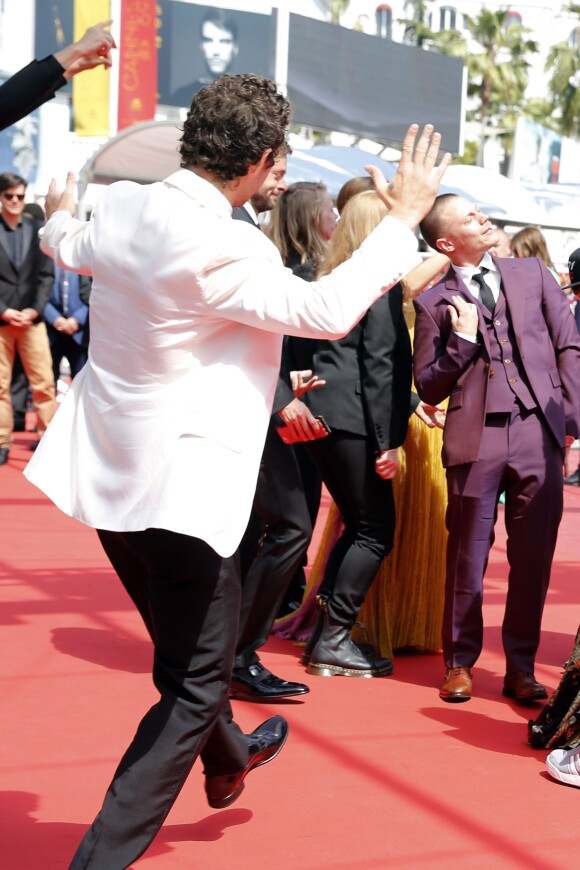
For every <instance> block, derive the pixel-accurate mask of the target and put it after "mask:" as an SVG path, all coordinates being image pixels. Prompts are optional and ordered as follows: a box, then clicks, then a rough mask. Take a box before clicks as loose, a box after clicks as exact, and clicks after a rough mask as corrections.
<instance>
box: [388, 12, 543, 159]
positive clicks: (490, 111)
mask: <svg viewBox="0 0 580 870" xmlns="http://www.w3.org/2000/svg"><path fill="white" fill-rule="evenodd" d="M414 6H415V12H416V14H417V16H418V17H417V20H415V21H410V22H405V23H407V24H408V25H409V27H408V33H409V34H410V35H411V36H413V38H416V39H417V44H421V45H423V47H425V48H428V49H434V50H436V51H440V52H441V53H443V54H447V55H451V56H452V57H459V58H461V59H462V60H463V62H464V63H465V65H466V67H467V76H468V86H467V93H468V95H469V96H470V97H471V98H473V101H474V107H473V108H472V109H471V110H470V111H468V113H467V116H468V119H470V120H478V121H479V124H480V127H481V134H480V136H479V144H478V156H477V163H478V165H481V164H482V163H483V146H484V144H485V139H486V134H487V130H488V128H489V127H490V126H493V127H495V128H496V129H500V130H501V131H502V135H504V136H505V141H506V145H507V148H509V146H510V144H511V139H512V137H513V131H514V129H515V123H516V120H517V114H518V111H519V110H520V109H521V107H522V105H523V103H524V93H525V90H526V87H527V83H528V69H529V66H530V64H529V61H528V57H529V56H530V55H531V54H533V53H535V52H537V51H538V45H537V43H536V42H535V41H534V40H532V39H529V38H528V37H527V34H528V32H529V30H528V28H525V27H522V25H521V24H519V23H510V22H509V21H508V13H507V12H506V11H494V12H493V11H490V10H489V9H483V10H482V11H481V12H480V14H479V15H478V16H477V17H475V18H473V17H471V16H468V15H464V22H465V28H466V30H467V33H468V39H466V38H465V37H464V36H463V34H462V33H460V32H459V31H458V30H441V31H437V32H436V31H433V30H431V29H430V28H429V27H428V26H427V25H426V24H425V23H424V22H425V17H426V4H425V2H423V0H417V2H416V3H414ZM474 44H475V45H476V46H477V47H478V48H479V49H480V50H479V51H478V50H477V48H475V47H474ZM506 150H507V149H506Z"/></svg>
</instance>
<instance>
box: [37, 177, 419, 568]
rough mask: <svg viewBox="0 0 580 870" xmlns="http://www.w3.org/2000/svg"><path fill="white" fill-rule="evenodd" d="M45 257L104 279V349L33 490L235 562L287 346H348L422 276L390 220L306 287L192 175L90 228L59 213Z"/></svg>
mask: <svg viewBox="0 0 580 870" xmlns="http://www.w3.org/2000/svg"><path fill="white" fill-rule="evenodd" d="M42 247H43V250H45V251H46V252H47V253H49V254H51V255H52V256H53V257H54V258H55V259H56V261H57V262H58V263H59V265H61V266H63V267H64V268H68V269H72V270H73V271H77V272H80V273H81V274H87V275H91V274H92V276H93V289H92V294H91V306H90V307H91V313H90V318H91V321H90V322H91V342H90V347H89V362H88V363H87V365H86V366H85V367H84V368H83V370H82V371H81V372H80V374H79V375H78V376H77V377H76V378H75V380H74V382H73V384H72V386H71V388H70V389H69V390H68V392H67V394H66V396H65V399H64V401H63V402H62V404H61V405H60V407H59V410H58V411H57V413H56V415H55V416H54V418H53V421H52V422H51V424H50V426H49V428H48V430H47V432H46V434H45V435H44V436H43V438H42V441H41V443H40V445H39V447H38V449H37V450H36V452H35V454H34V457H33V459H32V460H31V461H30V463H29V464H28V466H27V468H26V470H25V474H26V476H27V477H28V479H29V480H31V481H32V482H33V483H34V484H36V485H37V486H38V487H39V488H40V489H42V490H43V491H44V492H45V493H46V494H47V495H48V496H49V497H50V498H51V499H52V500H53V501H54V502H55V503H56V504H57V505H58V506H59V507H60V508H61V509H62V510H63V511H64V512H65V513H67V514H69V515H71V516H73V517H76V518H77V519H79V520H81V521H82V522H84V523H87V524H88V525H91V526H93V527H95V528H101V529H109V530H112V531H139V530H143V529H146V528H150V527H156V528H163V529H169V530H172V531H175V532H181V533H184V534H188V535H192V536H195V537H198V538H201V539H202V540H204V541H206V542H207V543H208V544H210V546H212V547H213V548H214V549H215V550H216V551H217V552H218V553H219V554H220V555H222V556H229V555H231V554H232V553H233V552H234V551H235V549H236V547H237V546H238V544H239V541H240V539H241V537H242V534H243V532H244V530H245V527H246V524H247V520H248V516H249V513H250V509H251V505H252V499H253V496H254V491H255V486H256V479H257V475H258V469H259V463H260V457H261V454H262V449H263V444H264V440H265V436H266V430H267V427H268V421H269V418H270V413H271V405H272V400H273V395H274V390H275V386H276V382H277V378H278V371H279V365H280V352H281V344H282V338H283V336H284V334H290V335H299V336H306V337H316V338H330V339H331V338H337V337H339V336H342V335H345V334H347V333H348V332H349V331H350V329H351V328H352V326H353V325H354V324H355V323H356V322H357V321H358V320H359V319H360V317H361V316H362V315H363V313H364V312H365V310H366V309H367V308H368V307H369V306H370V305H372V303H373V302H375V301H376V300H377V299H378V298H379V297H380V295H381V294H382V293H383V292H384V291H385V289H386V288H388V287H390V286H392V285H393V284H394V283H396V282H397V281H398V280H399V279H400V278H401V277H403V276H404V275H405V274H407V272H409V271H410V270H411V269H412V268H413V267H414V266H415V265H417V264H418V263H419V262H420V257H419V255H418V253H417V242H416V239H415V236H414V234H413V233H412V232H411V230H410V229H409V228H408V227H406V226H405V225H404V224H402V223H401V222H399V221H397V220H395V219H393V218H390V217H386V218H385V219H384V220H383V221H382V222H381V224H380V226H379V227H377V229H375V230H374V232H373V233H371V235H370V236H369V237H368V239H367V240H366V241H365V242H364V244H363V245H362V246H361V248H360V249H359V250H358V251H357V252H355V254H354V255H353V256H352V257H351V259H350V260H348V261H347V262H346V263H343V264H342V265H341V266H339V267H338V269H336V270H335V271H334V272H333V273H332V274H331V275H328V276H325V277H324V278H322V279H321V280H320V281H318V282H314V283H308V282H306V281H302V280H301V279H300V278H297V277H296V276H294V275H293V274H292V272H291V271H290V270H289V269H285V268H284V266H283V265H282V261H281V259H280V255H279V253H278V250H277V249H276V248H275V246H274V245H273V244H272V242H271V241H270V240H269V239H268V238H267V237H266V235H265V234H264V233H257V232H256V231H255V229H254V227H252V226H251V225H250V224H248V223H246V222H244V221H235V220H232V219H231V206H230V204H229V202H228V201H227V199H226V198H225V197H224V196H223V195H222V193H221V192H220V191H218V189H217V188H216V187H214V186H213V185H211V184H209V183H208V182H207V181H205V180H203V179H202V178H200V177H198V176H197V175H195V174H194V173H193V172H191V171H189V170H186V169H182V170H180V171H178V172H176V173H174V174H173V175H171V176H169V177H168V178H166V179H165V181H163V182H158V183H155V184H152V185H146V186H143V185H139V184H135V183H133V182H126V181H121V182H117V183H115V184H112V185H111V186H110V187H109V188H107V190H106V191H105V193H104V194H103V196H102V197H101V199H100V200H99V203H98V205H97V207H96V208H95V210H94V212H93V215H92V217H91V220H90V221H89V222H83V221H79V220H76V219H75V218H72V217H71V216H70V215H69V214H68V213H66V212H57V213H55V214H53V215H52V217H51V218H50V220H49V221H48V223H47V225H46V229H45V234H44V238H43V241H42Z"/></svg>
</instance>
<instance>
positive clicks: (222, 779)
mask: <svg viewBox="0 0 580 870" xmlns="http://www.w3.org/2000/svg"><path fill="white" fill-rule="evenodd" d="M246 737H247V740H248V752H249V754H248V763H247V764H246V766H245V767H244V769H243V770H239V771H238V772H237V773H225V774H222V775H221V776H206V778H205V793H206V795H207V802H208V804H209V805H210V807H212V808H213V809H214V810H222V809H224V808H225V807H229V806H230V804H233V802H234V801H236V800H237V799H238V798H239V796H240V795H241V793H242V791H243V790H244V779H245V778H246V776H247V775H248V773H249V772H250V771H251V770H254V768H255V767H260V766H261V765H262V764H266V763H267V762H268V761H272V759H273V758H276V756H277V755H278V753H279V752H280V750H281V749H282V747H283V746H284V743H285V742H286V738H287V737H288V723H287V722H286V720H285V719H284V718H283V717H282V716H272V718H271V719H266V721H265V722H262V724H261V725H258V727H257V728H256V730H255V731H252V733H251V734H247V735H246Z"/></svg>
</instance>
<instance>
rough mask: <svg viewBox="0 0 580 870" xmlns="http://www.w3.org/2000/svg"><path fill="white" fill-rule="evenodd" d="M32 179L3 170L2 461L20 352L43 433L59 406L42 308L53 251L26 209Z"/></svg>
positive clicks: (0, 305) (48, 287) (0, 252)
mask: <svg viewBox="0 0 580 870" xmlns="http://www.w3.org/2000/svg"><path fill="white" fill-rule="evenodd" d="M25 195H26V181H25V180H24V178H22V177H21V176H20V175H15V174H14V173H12V172H4V173H2V174H1V175H0V205H1V209H2V210H1V212H0V465H5V464H6V462H7V461H8V452H9V450H10V442H11V440H12V430H13V428H14V419H13V414H12V403H11V399H10V382H11V379H12V368H13V365H14V356H15V354H16V353H18V355H19V356H20V359H21V361H22V365H23V367H24V371H25V372H26V376H27V378H28V381H29V383H30V388H31V391H32V400H33V402H34V405H35V408H36V416H37V429H38V433H39V436H42V434H43V432H44V430H45V429H46V427H47V426H48V424H49V422H50V420H51V418H52V416H53V414H54V412H55V411H56V401H55V391H54V378H53V375H52V361H51V356H50V347H49V343H48V336H47V333H46V326H45V325H44V322H43V320H42V312H43V310H44V306H45V305H46V303H47V301H48V298H49V296H50V293H51V290H52V285H53V283H54V267H53V264H52V260H51V259H50V257H47V256H46V254H43V253H42V251H41V250H40V246H39V241H38V230H39V229H40V227H41V226H42V221H40V220H37V219H35V218H33V217H30V216H29V215H23V212H24V198H25Z"/></svg>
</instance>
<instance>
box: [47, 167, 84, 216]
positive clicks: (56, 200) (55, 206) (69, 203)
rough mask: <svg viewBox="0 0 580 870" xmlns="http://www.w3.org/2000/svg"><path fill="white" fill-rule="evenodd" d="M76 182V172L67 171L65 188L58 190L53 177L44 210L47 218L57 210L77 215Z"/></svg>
mask: <svg viewBox="0 0 580 870" xmlns="http://www.w3.org/2000/svg"><path fill="white" fill-rule="evenodd" d="M76 183H77V180H76V178H75V174H74V172H69V173H67V176H66V184H65V188H64V190H57V189H56V181H55V179H54V178H53V179H52V181H51V182H50V185H49V188H48V193H47V194H46V199H45V201H44V210H45V212H46V217H47V219H48V218H49V217H50V216H51V215H52V214H54V212H55V211H68V212H70V214H71V215H72V216H73V217H74V216H75V214H76V209H77V207H76V202H75V198H74V190H75V186H76Z"/></svg>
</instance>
